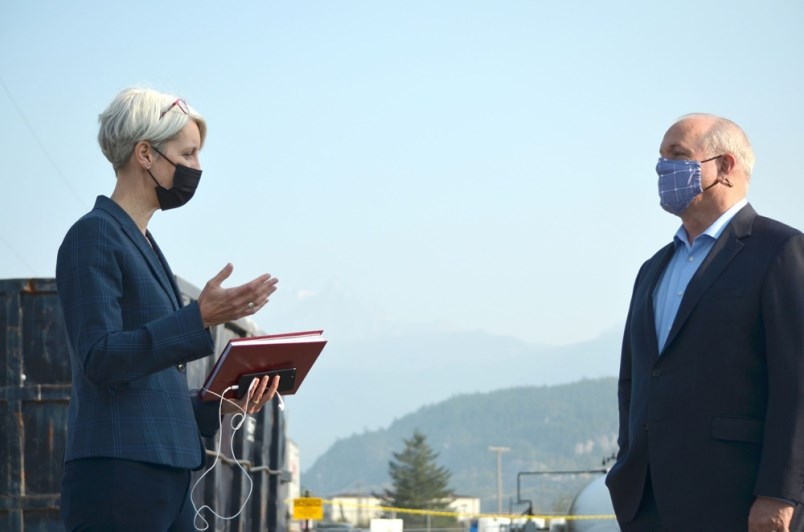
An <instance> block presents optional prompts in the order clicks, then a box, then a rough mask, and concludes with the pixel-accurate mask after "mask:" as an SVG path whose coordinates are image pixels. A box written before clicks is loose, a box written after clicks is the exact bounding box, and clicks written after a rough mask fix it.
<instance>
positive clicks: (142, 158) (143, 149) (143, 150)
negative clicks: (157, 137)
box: [134, 140, 154, 170]
mask: <svg viewBox="0 0 804 532" xmlns="http://www.w3.org/2000/svg"><path fill="white" fill-rule="evenodd" d="M153 156H154V154H153V151H152V150H151V145H150V144H149V143H148V142H146V141H144V140H141V141H139V142H138V143H137V144H136V145H135V146H134V158H135V159H136V160H137V164H139V165H140V166H141V167H142V168H145V169H146V170H149V169H150V168H151V164H153V162H154V161H153Z"/></svg>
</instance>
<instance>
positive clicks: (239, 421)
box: [190, 386, 284, 530]
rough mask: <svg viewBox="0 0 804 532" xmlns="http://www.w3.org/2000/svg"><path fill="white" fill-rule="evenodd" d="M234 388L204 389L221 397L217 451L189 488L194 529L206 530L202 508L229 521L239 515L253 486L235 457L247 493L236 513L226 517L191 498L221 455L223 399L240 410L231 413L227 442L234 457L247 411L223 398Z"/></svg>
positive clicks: (207, 524) (234, 387) (207, 523)
mask: <svg viewBox="0 0 804 532" xmlns="http://www.w3.org/2000/svg"><path fill="white" fill-rule="evenodd" d="M236 389H237V386H229V387H228V388H226V389H225V390H224V391H223V395H219V394H217V393H215V392H213V391H212V390H207V389H206V388H205V389H204V390H205V391H207V392H209V393H211V394H213V395H216V396H218V397H220V398H221V400H220V402H219V403H218V437H217V441H216V447H217V450H218V453H217V454H216V455H215V461H214V462H212V465H211V466H209V468H207V470H206V471H204V473H203V474H202V475H201V476H200V477H198V480H196V481H195V484H193V489H191V490H190V502H191V503H192V505H193V510H195V516H194V517H193V526H194V527H195V529H196V530H206V529H208V528H209V522H208V521H207V520H206V519H205V518H204V516H203V515H201V512H202V511H203V510H204V508H206V509H207V510H209V511H210V512H212V515H214V516H215V517H217V518H218V519H223V520H224V521H230V520H232V519H234V518H235V517H237V516H238V515H240V514H241V513H242V512H243V509H244V508H245V507H246V504H247V503H248V500H249V499H250V498H251V491H252V489H253V488H254V481H253V480H251V475H249V474H248V472H247V471H246V470H245V469H244V468H243V466H242V465H240V461H239V460H237V459H235V463H236V464H237V467H239V468H240V470H241V471H242V472H243V475H244V476H245V477H246V479H248V494H247V495H246V500H244V501H243V504H242V505H241V506H240V509H239V510H238V511H237V513H236V514H234V515H231V516H228V517H227V516H223V515H220V514H218V513H217V512H216V511H215V510H213V509H212V508H211V507H210V506H209V505H208V504H205V505H203V506H202V507H201V508H198V507H196V505H195V501H194V500H193V493H194V492H195V488H196V487H197V486H198V483H199V482H201V479H203V478H204V477H205V476H207V473H209V472H210V471H212V470H213V469H214V468H215V464H217V463H218V459H219V458H220V456H221V431H220V428H221V426H220V422H221V421H220V420H221V414H222V408H223V402H224V401H228V402H229V403H231V404H233V405H235V406H236V407H237V408H238V409H239V410H240V412H237V413H235V414H233V415H232V420H231V426H232V438H231V441H230V442H229V448H230V449H231V450H232V458H233V459H234V438H235V434H237V431H238V430H239V429H240V427H241V426H243V422H244V421H245V420H246V415H247V412H246V410H245V409H244V408H242V407H241V406H240V405H239V404H237V403H236V402H234V401H232V400H231V399H227V398H225V397H224V395H226V392H228V391H229V390H236ZM250 391H251V390H249V392H250ZM283 406H284V405H283ZM241 412H242V413H241ZM198 519H201V522H202V527H199V526H198V525H197V524H196V522H197V520H198Z"/></svg>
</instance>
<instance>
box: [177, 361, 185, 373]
mask: <svg viewBox="0 0 804 532" xmlns="http://www.w3.org/2000/svg"><path fill="white" fill-rule="evenodd" d="M176 369H177V370H179V371H181V372H182V373H184V372H185V371H186V370H187V364H185V363H184V362H182V363H181V364H176Z"/></svg>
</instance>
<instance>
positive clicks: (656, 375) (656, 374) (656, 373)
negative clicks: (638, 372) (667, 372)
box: [650, 369, 662, 377]
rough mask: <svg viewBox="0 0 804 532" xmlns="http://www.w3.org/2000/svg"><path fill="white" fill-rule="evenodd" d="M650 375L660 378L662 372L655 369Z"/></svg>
mask: <svg viewBox="0 0 804 532" xmlns="http://www.w3.org/2000/svg"><path fill="white" fill-rule="evenodd" d="M650 374H651V375H653V376H654V377H658V376H659V375H661V374H662V370H660V369H654V370H653V371H651V372H650Z"/></svg>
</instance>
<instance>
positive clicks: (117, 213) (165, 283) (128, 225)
mask: <svg viewBox="0 0 804 532" xmlns="http://www.w3.org/2000/svg"><path fill="white" fill-rule="evenodd" d="M95 207H96V208H100V209H102V210H104V211H105V212H107V213H109V214H110V215H111V216H112V217H113V218H114V219H115V220H117V222H118V223H119V224H120V228H121V229H122V230H123V232H124V233H125V234H126V236H128V238H129V240H131V243H132V244H133V245H134V247H135V248H137V249H138V250H139V252H140V254H141V255H142V257H143V258H144V259H145V262H147V263H148V267H149V268H150V269H151V273H153V275H154V277H155V278H156V280H157V281H158V282H159V284H160V286H161V287H162V288H163V289H164V290H165V294H167V296H168V297H169V298H170V301H171V302H172V303H173V306H174V307H175V308H180V307H181V305H180V304H179V299H178V298H177V295H176V294H177V289H175V281H174V282H171V279H168V274H169V272H170V268H169V267H168V266H167V262H165V260H164V257H163V256H162V252H161V251H157V250H158V247H157V246H156V243H155V242H153V240H152V238H148V239H146V237H145V235H143V234H142V232H141V231H140V228H139V227H137V224H136V223H134V220H132V219H131V216H129V215H128V213H127V212H126V211H124V210H123V209H122V208H121V207H120V206H119V205H118V204H117V203H115V202H114V201H113V200H111V199H109V198H106V197H104V196H99V197H98V200H97V202H96V203H95ZM149 235H150V233H149ZM149 241H150V242H153V248H151V245H150V244H149V243H148V242H149ZM163 265H164V266H163ZM171 275H172V274H171Z"/></svg>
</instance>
